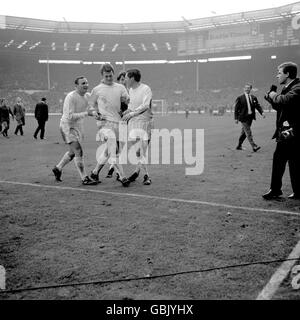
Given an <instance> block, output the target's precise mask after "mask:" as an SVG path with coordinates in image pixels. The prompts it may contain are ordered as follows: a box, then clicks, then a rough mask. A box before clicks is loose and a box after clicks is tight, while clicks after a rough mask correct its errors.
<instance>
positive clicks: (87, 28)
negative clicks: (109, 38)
mask: <svg viewBox="0 0 300 320" xmlns="http://www.w3.org/2000/svg"><path fill="white" fill-rule="evenodd" d="M299 12H300V2H295V3H292V4H288V5H285V6H281V7H277V8H270V9H262V10H255V11H249V12H241V13H234V14H228V15H221V16H213V17H207V18H199V19H190V20H187V19H183V20H182V21H164V22H139V23H100V22H71V21H66V20H64V21H50V20H41V19H31V18H22V17H13V16H3V15H2V16H0V28H2V29H15V30H28V31H40V32H54V33H75V34H109V35H113V34H117V35H132V34H134V35H135V34H153V33H185V32H187V31H199V30H203V29H209V28H216V27H220V26H228V25H236V24H244V23H254V22H263V21H270V20H281V19H283V18H286V17H292V16H293V15H295V14H297V13H299Z"/></svg>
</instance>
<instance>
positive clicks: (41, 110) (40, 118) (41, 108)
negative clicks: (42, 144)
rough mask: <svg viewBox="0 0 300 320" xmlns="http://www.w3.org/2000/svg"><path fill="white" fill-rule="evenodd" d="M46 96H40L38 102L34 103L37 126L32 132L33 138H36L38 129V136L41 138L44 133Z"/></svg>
mask: <svg viewBox="0 0 300 320" xmlns="http://www.w3.org/2000/svg"><path fill="white" fill-rule="evenodd" d="M46 100H47V99H46V98H42V99H41V101H40V102H39V103H37V104H36V106H35V110H34V116H35V118H36V120H37V122H38V127H37V129H36V130H35V132H34V135H33V137H34V139H37V135H38V133H39V131H41V133H40V138H41V139H42V140H43V139H44V135H45V124H46V122H47V121H48V105H47V103H46Z"/></svg>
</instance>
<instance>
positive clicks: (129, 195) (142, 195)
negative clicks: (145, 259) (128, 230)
mask: <svg viewBox="0 0 300 320" xmlns="http://www.w3.org/2000/svg"><path fill="white" fill-rule="evenodd" d="M0 183H3V184H5V183H6V184H11V185H20V186H30V187H35V188H45V189H56V190H71V191H82V192H90V193H98V194H99V193H100V194H107V195H116V196H121V197H134V198H143V199H151V200H161V201H169V202H180V203H186V204H198V205H206V206H211V207H220V208H227V209H239V210H244V211H255V212H268V213H279V214H287V215H294V216H298V217H300V212H295V211H286V210H277V209H264V208H254V207H243V206H235V205H230V204H225V203H216V202H208V201H200V200H188V199H180V198H167V197H159V196H154V195H145V194H138V193H125V192H114V191H104V190H95V189H90V188H74V187H63V186H51V185H45V184H37V183H29V182H18V181H6V180H0Z"/></svg>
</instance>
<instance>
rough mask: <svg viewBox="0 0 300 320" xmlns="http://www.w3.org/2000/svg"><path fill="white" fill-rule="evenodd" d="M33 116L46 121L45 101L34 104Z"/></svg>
mask: <svg viewBox="0 0 300 320" xmlns="http://www.w3.org/2000/svg"><path fill="white" fill-rule="evenodd" d="M34 116H35V118H36V120H38V121H48V105H47V104H46V103H45V102H39V103H37V104H36V106H35V110H34Z"/></svg>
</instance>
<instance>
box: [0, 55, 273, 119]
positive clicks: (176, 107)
mask: <svg viewBox="0 0 300 320" xmlns="http://www.w3.org/2000/svg"><path fill="white" fill-rule="evenodd" d="M136 67H138V68H139V69H141V71H142V74H143V79H142V81H144V82H145V83H147V84H149V85H150V86H151V88H152V91H153V97H154V99H155V100H160V99H164V100H165V101H166V104H167V106H168V111H169V112H180V111H184V110H186V109H189V110H190V111H195V112H197V111H198V112H200V111H205V112H210V111H211V110H216V109H217V110H218V109H220V108H225V109H227V110H229V111H230V110H232V109H233V105H234V102H235V99H236V97H237V96H238V95H240V94H241V93H242V92H243V86H244V84H245V83H246V82H252V84H253V93H254V94H255V95H256V96H257V97H258V100H259V102H260V103H261V105H262V106H263V107H264V108H265V109H268V108H269V105H268V103H266V102H265V101H264V99H263V96H264V94H265V92H267V91H268V87H266V84H267V85H268V84H269V83H270V80H268V78H270V79H272V77H271V76H273V75H268V72H266V73H265V74H267V77H265V78H264V79H262V78H261V77H260V78H258V79H255V81H252V79H253V78H254V75H256V72H257V70H253V68H252V69H251V67H252V66H251V65H248V64H247V63H245V62H243V63H237V64H234V66H233V65H231V66H229V65H228V64H227V63H226V64H213V65H208V64H204V65H200V66H199V74H198V80H197V74H196V71H195V65H194V64H192V63H187V64H174V65H141V66H136ZM249 70H251V74H250V75H249ZM0 71H1V74H5V77H2V79H1V80H0V97H4V98H6V100H7V104H8V105H9V106H13V105H14V103H15V100H16V98H17V97H20V98H22V100H23V103H24V106H25V108H26V112H33V111H34V108H35V105H36V103H37V102H38V101H39V100H40V99H41V97H46V98H47V103H48V105H49V112H52V113H53V112H61V110H62V104H63V100H64V98H65V94H66V92H69V91H70V90H72V88H73V87H74V84H73V79H75V77H76V76H78V75H86V76H87V77H88V80H89V83H90V87H94V86H95V85H96V84H97V83H98V82H99V79H100V78H99V68H98V66H90V65H51V66H50V68H49V71H50V74H49V78H50V82H48V74H47V66H46V65H45V64H43V65H42V64H39V63H36V62H32V61H31V62H30V61H26V62H25V63H24V61H15V62H14V63H7V62H6V63H2V64H0ZM119 71H121V70H120V67H119V68H117V67H116V73H118V72H119ZM197 83H198V90H197ZM49 88H50V90H48V89H49Z"/></svg>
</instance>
